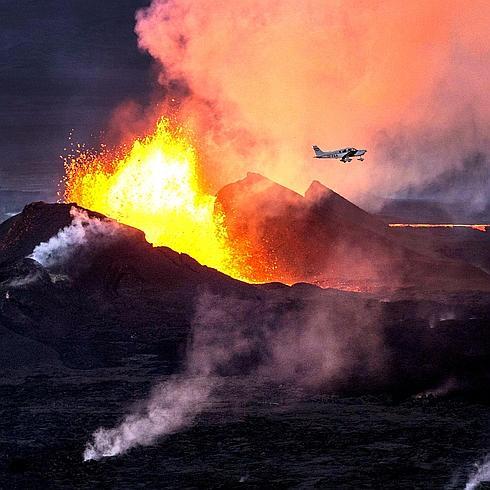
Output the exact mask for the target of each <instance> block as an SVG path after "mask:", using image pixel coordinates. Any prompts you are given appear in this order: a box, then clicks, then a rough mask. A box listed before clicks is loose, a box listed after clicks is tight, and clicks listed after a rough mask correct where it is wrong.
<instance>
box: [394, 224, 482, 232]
mask: <svg viewBox="0 0 490 490" xmlns="http://www.w3.org/2000/svg"><path fill="white" fill-rule="evenodd" d="M388 226H389V227H391V228H471V229H472V230H477V231H487V228H490V224H485V225H477V224H472V225H462V224H453V223H390V224H389V225H388Z"/></svg>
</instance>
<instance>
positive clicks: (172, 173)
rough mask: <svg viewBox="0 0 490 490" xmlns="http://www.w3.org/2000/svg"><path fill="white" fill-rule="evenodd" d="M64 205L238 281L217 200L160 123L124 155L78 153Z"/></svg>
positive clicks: (193, 157)
mask: <svg viewBox="0 0 490 490" xmlns="http://www.w3.org/2000/svg"><path fill="white" fill-rule="evenodd" d="M65 168H66V179H65V184H66V187H65V192H64V200H65V201H66V202H76V203H77V204H79V205H80V206H83V207H86V208H88V209H91V210H93V211H98V212H100V213H103V214H105V215H106V216H109V217H111V218H114V219H116V220H118V221H119V222H121V223H124V224H127V225H130V226H133V227H135V228H138V229H140V230H142V231H144V232H145V234H146V238H147V240H148V241H149V242H150V243H152V244H153V245H156V246H167V247H170V248H172V249H174V250H176V251H178V252H183V253H187V254H189V255H191V256H192V257H194V258H195V259H196V260H198V261H199V262H200V263H202V264H204V265H207V266H210V267H214V268H216V269H218V270H220V271H222V272H225V273H226V274H228V275H230V276H232V277H235V278H237V279H244V280H249V281H251V280H253V278H252V277H248V276H245V275H244V273H243V272H242V271H241V270H240V269H239V266H238V265H237V264H239V263H240V261H237V260H235V258H234V253H233V250H232V249H231V248H230V246H229V244H228V240H227V232H226V229H225V227H224V226H223V215H222V214H221V213H220V212H218V211H215V206H214V205H215V199H216V198H215V197H214V196H212V195H210V194H207V193H206V192H205V191H204V190H203V188H202V185H201V182H200V179H199V160H198V157H197V154H196V151H195V149H194V147H193V146H192V144H191V142H190V139H189V138H188V137H187V136H186V135H185V132H184V130H183V129H182V128H179V129H172V128H171V126H170V123H169V121H168V120H167V119H165V118H162V119H161V120H160V121H159V122H158V124H157V126H156V129H155V131H154V133H153V134H151V135H148V136H146V137H144V138H142V139H138V140H136V141H135V142H134V143H133V144H132V146H131V148H130V149H129V150H127V151H126V152H124V149H122V148H121V149H119V151H118V152H117V153H114V154H110V153H108V152H107V153H105V152H100V153H95V154H94V153H90V152H83V151H79V152H78V153H77V155H76V156H75V157H70V158H67V159H66V161H65Z"/></svg>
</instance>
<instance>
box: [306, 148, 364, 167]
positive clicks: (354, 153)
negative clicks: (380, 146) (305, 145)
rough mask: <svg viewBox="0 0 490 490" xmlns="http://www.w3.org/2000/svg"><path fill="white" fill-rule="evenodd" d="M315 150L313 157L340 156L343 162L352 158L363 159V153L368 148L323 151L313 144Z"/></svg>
mask: <svg viewBox="0 0 490 490" xmlns="http://www.w3.org/2000/svg"><path fill="white" fill-rule="evenodd" d="M313 150H314V152H315V156H314V157H313V158H338V159H340V161H342V162H343V163H347V162H350V161H351V160H352V158H354V157H355V158H357V159H358V160H360V161H363V160H364V158H362V157H363V155H364V154H365V153H366V151H367V150H358V149H356V148H343V149H341V150H333V151H323V150H321V149H320V148H319V147H318V146H313Z"/></svg>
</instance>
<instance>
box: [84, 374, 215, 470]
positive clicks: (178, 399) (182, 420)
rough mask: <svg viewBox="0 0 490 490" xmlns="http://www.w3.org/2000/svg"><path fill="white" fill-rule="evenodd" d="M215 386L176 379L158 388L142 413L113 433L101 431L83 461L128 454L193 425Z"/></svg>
mask: <svg viewBox="0 0 490 490" xmlns="http://www.w3.org/2000/svg"><path fill="white" fill-rule="evenodd" d="M212 387H213V383H212V382H211V381H210V380H209V379H207V378H202V377H197V378H188V377H185V376H184V377H183V378H182V379H179V378H174V379H173V380H172V381H169V382H168V383H167V384H164V385H159V386H157V387H156V389H155V390H154V391H153V393H152V395H151V397H150V399H149V400H148V401H147V402H146V403H145V404H144V405H143V408H142V409H140V410H139V411H137V412H135V413H132V414H130V415H128V416H126V417H125V419H124V421H123V422H122V423H121V424H120V425H119V426H117V427H115V428H114V429H104V428H100V429H98V430H97V431H96V432H95V433H94V434H93V442H91V443H88V444H87V447H86V448H85V452H84V453H83V459H84V461H90V460H98V459H101V458H104V457H108V456H116V455H118V454H122V453H125V452H126V451H128V450H129V449H131V448H132V447H134V446H138V445H143V446H144V445H148V444H152V443H153V442H154V441H155V440H156V439H157V438H159V437H161V436H163V435H168V434H172V433H174V432H176V431H178V430H180V429H182V428H184V427H186V426H188V425H189V424H191V423H192V421H193V420H194V418H195V416H196V415H197V414H198V413H199V412H201V410H202V409H203V407H204V405H205V403H206V401H207V400H208V398H209V395H210V394H211V390H212Z"/></svg>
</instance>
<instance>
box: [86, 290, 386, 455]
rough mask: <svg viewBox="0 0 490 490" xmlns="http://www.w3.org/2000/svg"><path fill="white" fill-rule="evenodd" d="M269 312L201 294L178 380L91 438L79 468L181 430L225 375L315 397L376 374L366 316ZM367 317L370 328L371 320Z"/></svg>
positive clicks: (375, 344)
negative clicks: (313, 393) (322, 390)
mask: <svg viewBox="0 0 490 490" xmlns="http://www.w3.org/2000/svg"><path fill="white" fill-rule="evenodd" d="M275 308H276V306H275V305H273V304H272V305H270V306H269V307H267V306H265V307H264V306H263V305H262V306H261V305H260V304H258V303H257V302H256V301H254V300H243V299H235V298H232V297H222V296H218V295H214V294H211V293H203V294H201V295H200V297H199V300H198V302H197V305H196V312H195V318H194V325H193V332H192V341H191V343H190V346H189V349H188V352H187V358H186V369H185V370H184V372H183V373H182V374H181V375H179V376H173V377H172V378H171V379H170V381H168V382H167V383H163V384H161V385H159V386H157V387H156V388H155V389H154V390H153V392H152V393H151V395H150V397H149V399H148V400H147V401H144V402H143V403H142V404H141V405H139V406H138V407H137V408H136V409H135V410H133V411H132V412H131V413H130V414H129V415H127V416H126V417H125V418H124V419H123V420H122V422H121V423H119V424H118V425H117V426H116V427H114V428H109V429H108V428H99V429H98V430H96V431H95V432H94V433H93V435H92V440H91V441H90V442H88V443H87V445H86V448H85V452H84V455H83V458H84V460H85V461H88V460H98V459H101V458H103V457H107V456H116V455H118V454H122V453H124V452H126V451H128V450H129V449H131V448H133V447H135V446H138V445H148V444H152V443H154V442H156V441H157V440H158V439H160V438H162V437H165V436H168V435H170V434H172V433H175V432H176V431H178V430H182V429H184V428H186V427H187V426H189V425H190V424H192V422H193V421H194V420H195V418H196V416H197V415H198V414H199V413H200V412H202V410H203V409H205V408H206V407H207V406H209V405H210V404H212V403H213V402H214V401H215V400H216V399H219V398H220V397H221V396H223V395H222V394H220V393H219V390H218V388H221V387H223V388H225V387H226V386H225V384H226V380H227V375H229V374H237V373H238V374H240V375H245V374H248V375H251V378H252V379H253V382H252V385H253V389H259V388H260V387H261V386H262V382H264V383H286V385H287V386H290V387H292V388H294V387H299V388H301V389H314V388H318V387H319V386H322V387H326V386H333V384H334V383H335V382H337V381H341V380H343V379H348V378H349V376H350V375H352V373H356V374H357V375H360V376H363V375H365V374H366V373H377V374H376V376H379V373H381V372H382V365H383V359H382V354H380V352H381V351H382V348H381V339H379V338H378V336H377V331H376V329H375V328H374V327H373V325H366V324H365V323H363V324H362V325H358V328H356V327H355V324H356V320H355V318H365V317H366V313H365V312H364V313H362V312H360V311H358V310H357V311H356V308H353V307H351V306H349V310H348V311H347V309H344V308H343V307H342V306H339V311H332V310H331V309H329V308H327V307H326V306H325V305H322V304H312V305H310V306H309V307H308V311H307V314H306V315H304V314H302V313H301V312H299V311H298V312H290V313H286V314H283V315H282V316H281V315H278V314H277V311H276V310H275ZM303 313H305V312H303ZM370 315H371V317H373V323H374V322H375V317H376V315H375V314H373V312H372V311H370ZM305 317H306V318H305ZM346 324H349V325H351V327H350V328H349V329H346V328H345V325H346ZM366 329H367V330H368V332H366ZM247 384H248V383H247ZM268 386H269V385H268ZM228 387H229V386H228ZM227 396H230V395H227ZM235 396H237V397H238V398H240V400H242V401H243V400H244V399H246V398H247V396H249V395H248V394H247V393H245V392H244V391H243V389H241V391H240V393H239V394H238V395H235Z"/></svg>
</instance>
